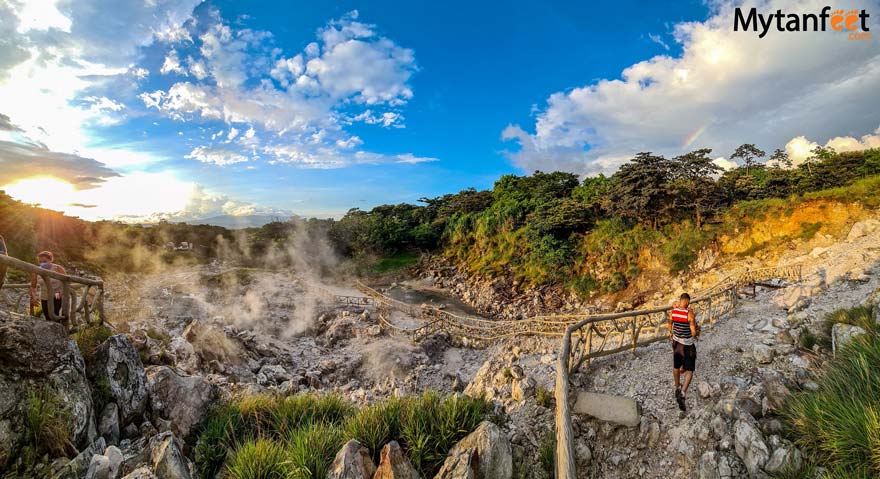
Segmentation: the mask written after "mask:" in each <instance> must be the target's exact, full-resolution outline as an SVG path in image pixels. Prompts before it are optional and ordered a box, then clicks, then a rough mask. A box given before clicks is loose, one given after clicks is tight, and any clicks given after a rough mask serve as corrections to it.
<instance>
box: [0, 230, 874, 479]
mask: <svg viewBox="0 0 880 479" xmlns="http://www.w3.org/2000/svg"><path fill="white" fill-rule="evenodd" d="M878 245H880V223H878V224H875V223H871V222H870V221H869V222H867V223H865V222H863V223H858V224H857V225H856V226H854V227H853V230H852V232H851V233H850V234H849V235H848V237H847V238H846V240H845V241H840V242H837V243H833V244H829V245H828V246H821V247H817V248H820V249H815V248H813V249H811V250H809V251H793V252H791V253H790V254H787V255H785V256H784V257H783V258H780V259H779V261H780V262H783V261H785V262H786V263H799V264H803V265H804V268H805V274H806V278H805V280H804V281H803V282H802V283H800V284H796V285H792V286H788V287H785V288H782V289H760V288H759V290H758V294H757V295H756V296H755V297H748V296H743V298H742V300H741V302H740V305H739V307H738V309H737V310H736V311H735V312H734V313H733V314H732V315H730V316H728V317H727V318H724V319H722V320H720V321H719V322H717V323H716V324H714V325H713V326H712V327H711V328H706V330H705V331H704V332H703V337H702V338H701V339H700V341H699V343H698V351H699V357H698V368H697V376H696V379H695V381H694V384H693V385H692V387H691V390H690V391H689V392H688V398H687V402H688V411H687V413H686V414H681V413H680V412H679V411H678V409H677V408H676V406H675V404H674V401H673V398H672V386H671V374H670V371H669V369H670V364H671V359H670V351H669V345H668V344H666V343H663V342H660V343H655V344H654V345H652V346H649V347H646V348H643V349H640V350H638V351H637V352H636V353H635V354H634V355H633V354H630V353H623V354H619V355H615V356H610V357H606V358H603V359H599V360H596V361H594V362H593V363H592V364H591V365H590V367H589V368H585V369H584V370H582V371H580V372H577V373H575V374H574V375H573V377H572V389H573V391H574V392H580V391H586V392H593V393H602V394H609V395H611V396H612V397H613V398H612V399H609V401H610V402H609V404H610V403H611V402H614V401H616V400H617V399H620V398H623V400H624V401H634V404H636V405H637V412H636V413H635V419H634V420H632V418H629V419H628V420H626V421H614V420H599V419H596V418H595V417H590V416H587V415H582V414H576V415H575V417H574V431H575V438H576V447H575V450H576V452H577V456H578V464H579V468H578V474H579V476H580V477H621V478H624V477H649V478H650V477H667V476H669V475H673V474H674V475H675V476H680V477H691V476H695V477H701V478H722V477H747V476H752V477H764V475H765V474H767V473H770V472H773V471H775V470H778V469H779V468H781V467H783V466H784V465H785V464H788V463H790V462H793V461H794V462H796V461H798V460H799V454H800V453H799V452H798V451H797V450H796V449H795V448H794V447H793V446H792V445H791V444H790V443H788V442H786V441H785V440H784V439H782V437H781V435H780V432H781V422H780V420H779V418H778V416H777V412H778V409H779V407H781V404H782V401H783V400H784V398H785V397H786V395H787V394H789V393H790V392H791V391H794V390H797V389H800V388H805V389H810V388H813V387H816V386H815V383H814V382H813V379H814V374H815V373H816V371H817V370H819V368H821V364H822V362H823V361H824V360H825V359H826V358H827V357H828V356H829V354H830V352H829V351H826V350H822V349H821V348H818V349H816V350H811V351H805V350H802V349H801V348H799V347H798V341H797V340H798V337H799V336H800V335H801V334H803V331H804V330H805V328H807V329H817V328H818V327H819V323H820V321H821V319H822V318H823V317H824V316H825V314H827V313H828V312H831V311H834V310H836V309H840V308H847V307H851V306H854V305H857V304H863V303H865V302H866V301H873V302H875V303H876V302H877V301H878V300H880V294H878V293H877V290H878V287H880V268H878V260H880V246H878ZM748 264H749V266H756V265H754V264H751V263H748ZM742 267H744V266H742V265H736V266H734V267H732V268H730V269H729V270H724V271H712V272H710V273H707V274H706V275H703V276H699V277H697V278H696V279H694V281H693V282H692V283H691V285H690V287H691V288H694V289H696V288H699V287H700V285H701V284H705V283H707V282H709V281H711V278H717V277H718V276H722V275H724V274H727V273H728V272H731V271H735V270H736V268H742ZM449 277H450V276H448V275H445V274H444V275H438V276H436V279H434V280H429V281H425V280H418V281H412V282H407V283H405V284H400V285H392V286H390V287H388V288H387V291H388V292H389V294H395V295H396V294H402V295H403V296H400V298H402V299H407V296H406V295H407V294H410V293H406V291H404V292H401V291H400V290H401V289H402V290H417V291H418V290H422V291H424V290H430V292H431V294H432V295H433V296H432V297H431V301H433V302H435V304H436V303H438V302H440V303H442V302H443V294H447V293H446V292H445V291H446V290H444V289H443V287H444V286H448V285H449V284H451V283H449V282H448V281H447V280H445V279H443V278H449ZM107 283H108V295H107V311H108V319H109V320H110V322H111V323H112V326H113V331H112V334H113V336H111V337H110V338H109V339H107V340H106V341H104V342H103V343H101V344H100V346H99V347H98V348H97V350H96V351H95V353H94V355H91V356H87V357H85V358H84V357H83V355H82V352H81V351H80V350H79V349H78V348H77V346H76V343H74V342H72V341H70V340H69V339H68V336H67V335H66V334H65V333H64V331H63V330H62V329H61V326H60V325H57V324H52V323H46V322H42V321H38V320H32V319H26V318H24V317H22V316H18V315H15V314H8V313H2V314H0V465H5V467H6V468H7V469H8V470H13V467H14V466H16V465H18V466H21V465H22V464H21V462H22V461H23V460H24V459H23V457H22V456H21V454H20V453H21V451H22V447H24V445H25V444H26V443H27V441H28V437H27V431H26V428H25V425H26V421H27V419H26V414H25V412H26V410H27V408H28V401H27V399H26V398H27V393H28V392H29V391H33V390H36V389H39V388H41V387H47V388H49V390H50V392H51V393H52V394H53V395H54V396H56V397H58V398H60V401H61V404H62V407H63V409H65V410H67V411H69V413H70V415H71V417H72V418H73V419H74V427H73V428H72V430H71V431H70V437H69V438H67V441H68V442H69V450H67V451H65V453H66V454H67V455H68V456H73V457H74V459H73V460H63V459H58V460H55V461H51V462H49V463H48V464H43V465H41V466H39V468H38V469H34V470H31V471H30V472H29V473H28V474H30V475H31V476H36V477H40V476H43V477H51V476H58V477H71V478H72V477H77V478H79V477H89V478H99V477H100V478H103V477H109V478H121V477H127V478H141V477H144V478H146V477H160V478H164V477H171V478H187V477H192V471H191V467H192V465H191V462H190V461H191V458H192V457H193V446H194V439H195V437H194V436H195V432H196V431H197V430H198V426H199V423H200V421H201V420H202V419H203V417H204V414H205V412H206V411H207V410H208V409H209V406H210V405H212V404H214V403H216V402H217V401H218V400H222V399H224V398H228V397H232V396H235V395H240V394H252V393H257V392H272V391H275V392H279V393H283V394H289V393H295V392H299V391H333V392H337V393H340V394H342V395H344V396H346V397H347V398H349V399H350V400H352V401H353V402H355V403H359V404H364V403H368V402H370V401H372V400H375V399H377V398H381V397H386V396H389V395H402V394H415V393H419V392H421V391H424V390H427V389H435V390H439V391H442V392H448V393H452V392H459V391H463V392H464V393H465V394H481V395H485V396H486V397H488V398H490V399H492V400H494V401H495V403H496V408H497V410H498V412H503V413H504V414H502V415H501V417H503V418H505V419H504V420H503V421H502V422H501V423H500V424H498V425H497V426H498V427H497V428H494V426H485V427H483V428H482V429H481V432H480V434H478V435H477V436H475V437H474V438H471V442H472V443H473V444H472V445H471V446H467V445H465V446H462V448H461V450H460V451H458V452H457V453H455V454H453V455H454V456H456V454H459V453H460V454H459V455H460V457H459V456H456V457H459V459H454V460H453V459H451V461H452V462H451V463H450V465H449V468H448V469H447V474H451V475H445V476H443V477H466V474H467V473H468V472H467V471H468V468H467V467H465V466H466V465H467V464H470V462H469V461H472V460H473V454H476V452H474V451H477V450H478V449H479V447H477V446H476V445H475V444H478V443H479V444H482V443H484V442H486V441H489V442H491V443H493V444H500V445H499V446H498V447H500V448H501V452H500V453H498V454H501V455H502V456H504V455H505V453H504V451H507V450H509V454H508V455H509V456H510V458H511V459H510V463H511V464H512V466H511V467H512V470H511V474H513V475H514V476H515V477H523V478H543V477H547V473H546V472H545V470H544V468H543V467H542V464H541V458H540V454H541V451H542V450H545V451H547V450H550V449H549V448H551V447H552V443H551V442H550V441H551V439H552V437H553V427H554V420H553V417H554V404H553V403H554V401H553V397H552V393H551V391H552V390H553V380H554V374H555V369H554V367H555V360H556V354H557V347H558V341H557V340H556V339H550V340H547V339H541V338H518V339H516V340H509V341H502V342H499V343H497V344H493V345H491V346H489V347H485V348H479V349H477V348H468V347H462V346H461V345H459V344H456V342H455V341H454V340H453V338H449V337H446V336H444V335H443V334H438V335H435V336H433V337H430V338H427V339H426V340H423V341H420V342H413V341H411V340H410V339H409V338H408V337H406V336H405V335H401V334H399V333H394V332H392V331H390V330H388V329H387V328H385V327H383V325H382V322H380V321H379V315H380V311H377V310H376V309H374V308H373V307H371V306H363V305H360V306H358V305H339V304H336V303H333V302H332V301H328V300H327V298H326V296H325V295H324V293H322V291H324V292H326V290H331V292H333V293H335V294H344V295H350V296H360V295H361V293H359V292H358V291H357V290H356V289H354V288H351V287H348V286H346V285H333V286H328V285H326V284H318V283H317V282H316V281H315V280H314V279H312V278H308V277H302V276H298V275H296V274H293V273H292V272H277V271H265V270H250V269H242V268H234V267H231V266H230V265H221V264H212V265H207V266H201V267H197V268H187V269H172V270H168V271H164V272H163V273H162V274H157V275H152V276H149V277H120V278H114V279H113V280H108V282H107ZM453 283H455V284H460V283H457V282H453ZM460 287H461V286H456V287H454V288H460ZM454 288H453V289H454ZM677 288H678V287H675V288H672V289H670V290H669V291H668V294H673V293H675V292H677V291H673V289H677ZM3 294H5V293H3ZM660 296H661V297H660V298H659V299H657V301H660V302H661V303H662V302H664V301H668V300H669V298H668V297H665V296H663V294H661V295H660ZM415 297H417V298H418V297H419V296H415ZM554 297H555V298H557V299H554V300H552V301H550V302H553V301H557V300H559V301H562V302H563V304H562V305H561V306H560V307H561V308H562V309H574V310H578V308H585V307H586V305H583V304H580V303H576V302H573V301H571V300H569V299H564V298H561V297H556V296H554ZM410 299H412V297H410ZM463 299H464V300H466V301H467V300H468V298H467V297H466V295H465V297H463ZM517 301H524V300H523V299H520V300H517ZM467 302H470V301H467ZM550 302H543V303H542V304H540V305H537V304H533V305H532V306H533V307H534V308H545V307H547V306H548V305H549V304H550ZM449 303H450V304H449V307H451V308H462V309H467V305H463V304H460V303H456V302H455V301H449ZM518 307H519V308H521V311H529V310H530V309H529V307H527V305H525V304H520V303H517V302H514V303H513V306H511V305H501V306H499V307H498V313H499V315H500V316H509V315H510V314H513V313H512V312H513V311H514V310H516V309H517V308H518ZM480 309H483V308H480ZM466 312H471V311H466ZM517 314H521V313H517ZM385 319H386V320H388V321H391V322H392V323H394V324H398V325H401V326H405V327H416V326H418V325H419V324H420V320H418V319H417V318H409V317H405V316H404V315H402V314H401V313H394V314H393V315H391V316H389V317H387V318H385ZM572 399H574V398H572ZM576 409H577V408H576ZM493 428H494V429H493ZM508 442H509V447H507V449H505V447H503V444H507V443H508ZM466 446H467V447H466ZM480 447H483V448H484V449H485V447H484V446H480ZM344 450H348V451H349V452H350V454H347V455H346V454H343V451H341V452H340V454H342V456H340V459H341V460H343V462H344V461H345V460H348V461H349V462H350V463H352V464H355V463H358V462H357V460H355V459H356V458H357V457H358V454H359V452H358V451H359V448H358V447H356V445H351V444H350V445H348V446H347V449H344ZM492 450H493V451H495V452H492V454H495V453H496V452H498V451H497V450H495V449H494V448H493V449H492ZM73 452H76V454H73ZM453 452H455V451H453ZM394 454H396V453H395V449H394V447H392V446H391V445H389V447H388V451H387V454H386V453H385V452H383V456H386V455H387V456H388V457H391V456H394ZM486 454H489V453H486ZM505 457H506V456H505ZM389 460H390V459H389ZM352 461H353V462H352ZM456 461H458V462H456ZM500 461H501V462H502V463H504V464H507V462H505V461H506V459H500ZM466 463H467V464H466ZM358 464H360V465H361V467H363V468H365V469H364V470H369V467H367V465H365V464H364V463H358ZM456 464H459V466H456ZM461 464H465V466H460V465H461ZM505 467H506V466H505ZM505 467H502V468H501V469H502V472H504V471H506V468H505ZM380 469H381V465H380ZM19 470H20V469H19ZM451 471H458V472H457V473H456V474H459V475H455V474H453V473H452V472H451ZM13 477H14V476H13ZM25 477H27V475H26V476H25ZM357 477H362V476H357ZM383 477H385V476H383ZM391 477H394V476H391ZM477 477H487V476H477ZM493 477H509V476H505V475H502V476H493Z"/></svg>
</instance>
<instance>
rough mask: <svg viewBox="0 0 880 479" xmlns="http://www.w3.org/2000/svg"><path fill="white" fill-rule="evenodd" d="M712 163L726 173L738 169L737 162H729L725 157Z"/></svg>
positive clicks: (720, 157)
mask: <svg viewBox="0 0 880 479" xmlns="http://www.w3.org/2000/svg"><path fill="white" fill-rule="evenodd" d="M712 163H715V164H716V165H717V166H720V167H721V169H722V170H724V171H730V170H732V169H734V168H736V167H737V164H736V162H735V161H733V160H728V159H727V158H725V157H723V156H719V157H718V158H715V159H714V160H712Z"/></svg>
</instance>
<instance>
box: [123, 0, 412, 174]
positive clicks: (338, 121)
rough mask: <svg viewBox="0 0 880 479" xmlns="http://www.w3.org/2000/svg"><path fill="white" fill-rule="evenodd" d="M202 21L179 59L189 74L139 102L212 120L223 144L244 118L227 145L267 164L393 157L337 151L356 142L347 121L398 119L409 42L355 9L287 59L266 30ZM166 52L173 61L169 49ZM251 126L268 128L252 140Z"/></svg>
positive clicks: (393, 123)
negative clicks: (223, 128) (221, 127)
mask: <svg viewBox="0 0 880 479" xmlns="http://www.w3.org/2000/svg"><path fill="white" fill-rule="evenodd" d="M211 18H212V21H213V23H212V24H210V25H203V29H204V33H202V34H200V35H198V36H197V37H196V38H195V39H194V40H193V41H194V43H195V46H196V47H197V52H198V53H197V54H194V55H193V56H189V57H188V58H187V61H186V64H187V65H188V66H189V73H191V74H192V76H193V77H195V81H184V82H177V83H175V84H173V85H171V86H170V87H168V88H167V89H164V90H156V91H152V92H144V93H141V95H140V98H141V100H142V101H143V103H144V105H145V106H146V107H147V108H150V109H155V110H157V111H158V112H160V113H161V114H163V115H166V116H168V117H170V118H172V119H174V120H178V121H192V120H207V121H212V120H221V121H223V122H225V123H226V124H228V125H229V126H230V134H229V136H228V137H227V140H228V141H229V142H231V141H232V140H233V139H235V138H236V136H239V132H238V130H237V129H235V127H233V126H232V125H233V124H247V125H249V133H248V134H247V135H245V136H243V137H241V136H239V140H238V141H236V142H235V145H237V146H238V147H240V148H249V149H250V150H251V151H253V150H254V149H260V150H262V151H263V152H264V153H265V154H266V155H267V156H268V159H269V161H271V162H272V163H273V164H282V163H284V164H295V165H297V166H302V167H313V168H338V167H344V166H347V165H350V164H353V163H360V162H364V161H365V160H364V158H368V159H369V161H378V160H377V159H381V160H385V161H392V162H393V161H396V157H395V156H394V155H379V154H371V153H369V152H355V153H359V154H360V155H356V154H354V153H353V152H350V151H346V150H351V149H352V148H355V147H359V146H360V145H361V144H362V143H363V142H362V140H361V139H360V138H359V137H357V136H356V135H352V134H350V133H348V132H347V131H346V127H347V126H348V125H351V124H352V123H357V122H361V123H366V124H370V125H377V126H381V127H402V126H403V115H402V114H401V113H400V112H399V111H398V108H399V107H401V106H403V105H405V104H406V103H407V102H408V101H409V100H410V99H411V98H412V96H413V91H412V88H411V87H410V85H409V80H410V77H411V76H412V74H413V73H415V71H416V70H417V67H416V63H415V56H414V53H413V51H412V50H411V49H408V48H404V47H401V46H399V45H397V44H396V43H395V42H393V41H392V40H390V39H388V38H386V37H384V36H382V35H380V34H379V33H377V29H376V26H375V25H371V24H366V23H362V22H360V21H358V14H357V12H356V11H355V12H350V13H348V14H346V15H344V16H342V17H341V18H339V19H336V20H332V21H330V22H329V23H328V24H327V25H326V26H324V27H323V28H321V29H319V30H318V32H317V41H316V42H312V43H310V44H309V45H307V46H306V47H305V48H304V49H303V51H301V52H298V53H296V54H294V55H292V56H285V55H284V54H283V52H282V51H281V50H280V49H278V48H274V47H272V39H273V36H272V35H271V34H270V33H269V32H263V31H257V30H251V29H247V28H243V29H240V28H236V27H233V26H231V25H229V24H226V23H224V22H223V20H222V19H221V18H220V16H219V14H215V15H213V16H212V17H211ZM168 58H172V59H176V58H177V54H176V52H174V50H173V49H172V50H171V51H170V52H169V55H168V57H166V60H168ZM171 63H172V65H173V67H174V69H176V68H178V67H180V68H183V67H182V65H180V62H179V61H178V62H175V61H173V60H172V62H171ZM196 72H198V73H196ZM254 127H259V128H260V129H261V130H263V131H265V132H266V133H268V134H267V135H261V136H260V137H259V138H258V137H257V136H256V135H255V132H254ZM233 132H234V133H233ZM218 136H219V135H218V134H215V135H213V136H212V139H213V138H216V137H218ZM229 148H230V151H231V149H232V148H233V145H230V147H229ZM192 156H193V157H194V158H198V157H201V156H203V155H198V156H196V155H192ZM226 156H227V157H228V155H226ZM218 164H228V163H218Z"/></svg>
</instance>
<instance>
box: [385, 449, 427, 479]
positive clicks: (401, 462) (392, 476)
mask: <svg viewBox="0 0 880 479" xmlns="http://www.w3.org/2000/svg"><path fill="white" fill-rule="evenodd" d="M421 477H422V476H421V474H419V471H417V470H416V468H414V467H413V466H412V464H410V462H409V459H407V458H406V455H405V454H404V453H403V450H402V449H400V444H398V443H397V441H391V442H389V443H388V444H386V445H385V447H383V448H382V452H381V454H380V455H379V467H378V468H376V473H375V474H373V479H420V478H421Z"/></svg>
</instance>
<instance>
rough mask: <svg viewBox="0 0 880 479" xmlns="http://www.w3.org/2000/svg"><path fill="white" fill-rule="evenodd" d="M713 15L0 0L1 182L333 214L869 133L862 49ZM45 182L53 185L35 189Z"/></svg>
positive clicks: (157, 209)
mask: <svg viewBox="0 0 880 479" xmlns="http://www.w3.org/2000/svg"><path fill="white" fill-rule="evenodd" d="M875 4H876V1H875V2H873V3H870V4H869V10H870V8H871V7H874V5H875ZM757 5H758V6H759V7H761V8H766V9H768V10H770V9H771V8H772V9H774V10H775V8H776V7H780V8H783V9H785V10H789V11H807V12H810V11H813V10H818V9H819V8H821V6H819V3H818V2H809V1H804V2H792V1H787V2H786V1H777V2H772V4H771V3H768V2H761V3H758V4H757ZM860 8H864V6H861V7H860ZM731 12H732V5H731V4H729V3H725V2H711V3H704V2H688V1H686V2H676V3H674V4H672V3H670V2H590V3H587V2H553V3H547V2H541V3H538V2H510V3H507V4H505V5H504V6H503V7H499V6H498V5H497V4H494V3H490V2H483V3H480V2H473V1H471V2H446V3H437V2H387V1H386V2H337V3H336V4H335V5H328V4H326V2H284V3H279V2H269V1H258V2H223V1H208V2H199V1H198V0H186V1H171V0H157V1H156V2H153V3H152V4H149V5H146V4H144V3H143V2H130V3H129V2H110V1H108V0H82V1H77V2H73V3H68V2H64V1H61V2H56V1H54V0H39V1H36V2H34V3H33V4H31V5H30V6H28V5H24V6H22V5H21V4H13V3H9V4H7V3H3V2H0V24H5V25H7V27H3V28H8V29H9V31H8V32H5V33H7V35H8V38H10V40H9V41H7V42H6V43H2V44H0V94H2V95H5V97H6V98H14V99H15V100H14V101H12V102H11V103H7V104H6V105H5V106H4V105H3V104H2V103H0V115H3V116H2V117H0V120H4V119H5V123H6V125H7V126H6V127H5V128H4V122H3V121H0V163H2V165H0V166H3V168H2V169H3V170H5V173H4V174H3V175H0V188H3V185H6V187H5V189H6V190H7V191H10V192H11V193H12V194H13V196H18V197H21V198H22V199H24V200H28V201H41V202H43V203H46V204H47V206H50V207H54V208H57V209H63V210H65V211H68V212H69V213H71V214H77V215H80V216H83V217H86V218H90V219H91V218H99V217H119V218H126V219H130V220H143V219H156V218H169V219H181V220H191V219H194V218H200V217H207V216H211V215H216V214H257V213H264V214H265V213H268V214H278V215H284V214H288V213H291V212H293V213H297V214H301V215H309V216H311V215H317V216H339V215H341V214H342V213H344V212H345V211H346V210H347V209H349V208H352V207H359V208H362V209H368V208H370V207H372V206H375V205H379V204H384V203H397V202H404V201H405V202H415V201H416V200H418V198H420V197H423V196H428V197H431V196H437V195H441V194H444V193H449V192H455V191H458V190H461V189H464V188H467V187H476V188H489V187H491V185H492V183H493V182H494V181H495V180H496V179H497V178H498V177H499V176H500V175H502V174H505V173H517V174H523V173H529V172H531V171H534V170H536V169H542V170H545V171H549V170H556V169H560V170H566V171H572V172H575V173H578V174H582V175H589V174H596V173H599V172H604V173H610V172H612V171H614V169H616V167H617V166H619V165H620V164H621V163H622V162H624V161H626V159H627V158H629V157H631V156H632V155H633V154H635V153H637V152H639V151H656V152H660V153H664V154H670V155H675V154H680V153H682V152H683V151H685V150H687V149H688V148H697V147H704V146H705V147H710V148H714V149H715V153H716V156H717V157H718V159H717V161H718V162H719V164H722V165H725V166H730V163H729V162H728V161H727V160H726V159H725V156H726V155H727V154H729V152H730V151H731V150H732V148H733V147H735V146H736V145H738V144H739V143H743V142H747V141H748V142H755V143H758V145H759V146H760V147H762V148H765V149H767V150H769V151H772V149H774V148H785V149H787V150H788V151H789V153H790V154H792V155H793V156H794V157H795V158H796V160H797V159H798V158H802V157H803V156H804V151H808V150H809V148H810V147H811V146H812V145H814V144H830V145H833V146H835V147H837V148H838V149H842V150H846V149H857V148H863V147H866V146H874V145H875V142H880V136H878V132H877V129H878V126H880V116H878V113H877V112H878V111H880V110H878V108H877V106H880V105H878V100H877V99H876V95H868V96H867V97H866V96H865V92H866V91H877V88H876V87H878V86H880V60H878V58H880V49H878V48H877V46H876V41H877V40H876V39H873V40H869V41H857V42H853V41H847V40H846V39H845V38H843V37H841V36H840V35H837V36H835V35H823V34H816V33H815V32H813V34H812V35H811V34H802V35H799V36H795V35H791V34H789V35H788V36H784V35H775V36H768V37H767V38H765V39H758V38H757V37H756V35H754V34H752V33H750V32H736V33H734V32H732V28H731V25H732V13H731ZM877 15H880V11H878V12H877ZM2 20H5V22H2ZM872 21H876V19H874V20H872ZM10 27H11V28H10ZM819 113H821V115H820V114H819ZM820 117H821V118H820ZM829 120H833V121H829ZM817 142H818V143H817ZM46 177H51V179H52V180H53V181H54V180H60V181H62V182H65V183H66V184H69V185H70V188H68V187H67V186H66V185H61V186H59V187H58V188H51V189H52V190H53V191H59V193H58V194H57V195H55V196H54V197H53V198H51V200H47V199H45V195H44V197H42V198H40V199H36V198H32V197H31V192H32V191H33V190H34V186H35V185H39V183H34V181H37V179H39V181H46ZM29 181H30V183H29ZM48 184H49V185H50V186H52V185H54V183H48Z"/></svg>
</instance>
